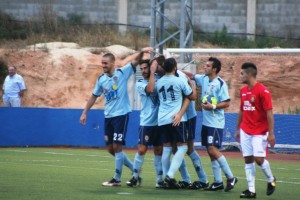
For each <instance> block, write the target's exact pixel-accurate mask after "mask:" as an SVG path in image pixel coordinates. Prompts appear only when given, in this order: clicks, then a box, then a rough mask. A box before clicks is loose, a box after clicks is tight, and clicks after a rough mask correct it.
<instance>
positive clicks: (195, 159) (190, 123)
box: [177, 70, 209, 190]
mask: <svg viewBox="0 0 300 200" xmlns="http://www.w3.org/2000/svg"><path fill="white" fill-rule="evenodd" d="M177 74H178V76H179V77H180V78H183V79H184V80H186V81H188V79H187V76H186V75H185V74H184V73H183V72H182V71H180V70H177ZM186 115H187V130H188V141H187V145H188V150H187V155H188V156H189V157H190V159H191V160H192V163H193V166H194V168H195V170H196V173H197V176H198V181H194V182H193V183H192V184H189V185H187V183H186V182H185V181H182V182H179V184H180V183H181V184H182V185H185V186H186V188H188V189H194V190H197V189H207V188H208V186H209V182H208V180H207V176H206V173H205V171H204V168H203V165H202V161H201V158H200V156H199V154H198V153H197V151H195V149H194V140H195V129H196V121H197V111H196V108H195V101H191V102H190V104H189V106H188V108H187V110H186Z"/></svg>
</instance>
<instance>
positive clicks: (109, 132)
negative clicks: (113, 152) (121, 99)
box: [104, 114, 129, 145]
mask: <svg viewBox="0 0 300 200" xmlns="http://www.w3.org/2000/svg"><path fill="white" fill-rule="evenodd" d="M128 120H129V115H128V114H126V115H120V116H116V117H112V118H105V119H104V124H105V143H106V145H109V144H113V143H115V144H122V145H125V144H126V142H125V138H126V132H127V126H128Z"/></svg>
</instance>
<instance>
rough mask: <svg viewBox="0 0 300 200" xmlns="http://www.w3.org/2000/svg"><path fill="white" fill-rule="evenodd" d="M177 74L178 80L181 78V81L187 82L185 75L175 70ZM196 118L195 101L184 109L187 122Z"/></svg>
mask: <svg viewBox="0 0 300 200" xmlns="http://www.w3.org/2000/svg"><path fill="white" fill-rule="evenodd" d="M177 73H178V75H179V78H182V79H183V80H185V81H187V82H188V79H187V77H186V75H185V74H184V73H183V72H182V71H179V70H177ZM196 116H197V111H196V107H195V101H191V103H190V104H189V106H188V107H187V109H186V117H187V119H188V120H189V119H192V118H193V117H196Z"/></svg>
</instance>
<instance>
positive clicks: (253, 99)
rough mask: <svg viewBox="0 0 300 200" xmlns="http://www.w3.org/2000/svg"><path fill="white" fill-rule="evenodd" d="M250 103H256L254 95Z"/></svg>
mask: <svg viewBox="0 0 300 200" xmlns="http://www.w3.org/2000/svg"><path fill="white" fill-rule="evenodd" d="M250 102H252V103H254V102H255V96H254V95H252V96H251V98H250Z"/></svg>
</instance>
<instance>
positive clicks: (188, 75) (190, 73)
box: [181, 70, 195, 80]
mask: <svg viewBox="0 0 300 200" xmlns="http://www.w3.org/2000/svg"><path fill="white" fill-rule="evenodd" d="M181 71H182V72H183V73H185V75H187V77H189V79H191V80H194V76H195V74H193V73H192V72H188V71H185V70H181Z"/></svg>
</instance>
